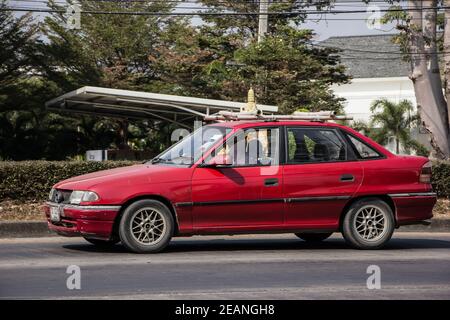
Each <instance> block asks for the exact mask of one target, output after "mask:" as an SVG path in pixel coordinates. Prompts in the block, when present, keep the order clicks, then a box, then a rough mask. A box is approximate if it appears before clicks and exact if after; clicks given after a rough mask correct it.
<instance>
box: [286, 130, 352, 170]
mask: <svg viewBox="0 0 450 320" xmlns="http://www.w3.org/2000/svg"><path fill="white" fill-rule="evenodd" d="M287 140H288V145H287V149H288V150H287V151H288V157H287V163H314V162H335V161H345V160H347V159H348V155H347V145H346V144H345V142H344V141H343V140H342V138H341V137H340V136H339V135H338V133H337V132H336V130H334V129H326V128H325V129H322V128H302V127H298V128H295V127H292V128H287Z"/></svg>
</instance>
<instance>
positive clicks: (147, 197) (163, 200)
mask: <svg viewBox="0 0 450 320" xmlns="http://www.w3.org/2000/svg"><path fill="white" fill-rule="evenodd" d="M139 200H156V201H159V202H161V203H163V204H164V205H165V206H166V207H167V208H168V209H169V211H170V213H171V214H172V217H173V220H174V222H175V226H174V227H175V230H174V235H177V234H178V230H179V226H178V216H177V213H176V210H175V208H174V206H173V205H172V202H170V200H169V199H167V198H165V197H163V196H161V195H156V194H146V195H139V196H136V197H133V198H130V199H128V200H127V201H126V202H125V203H123V204H122V205H121V207H120V210H119V213H118V214H117V216H116V218H115V219H114V224H113V231H112V234H113V237H118V235H119V224H120V220H121V219H122V215H123V213H124V211H125V209H126V208H128V207H129V206H130V205H131V204H132V203H135V202H136V201H139Z"/></svg>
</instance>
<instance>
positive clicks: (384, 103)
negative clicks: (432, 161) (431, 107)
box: [370, 99, 424, 154]
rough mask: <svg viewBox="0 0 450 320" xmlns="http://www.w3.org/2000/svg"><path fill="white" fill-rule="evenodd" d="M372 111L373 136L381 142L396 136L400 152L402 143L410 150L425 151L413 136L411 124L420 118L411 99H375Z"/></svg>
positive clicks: (397, 150)
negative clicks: (395, 100) (394, 100)
mask: <svg viewBox="0 0 450 320" xmlns="http://www.w3.org/2000/svg"><path fill="white" fill-rule="evenodd" d="M370 111H371V112H372V113H373V114H372V116H371V127H372V128H374V127H376V128H377V130H373V133H372V134H371V137H372V138H373V139H374V140H375V141H377V142H378V143H380V144H387V143H388V139H389V137H395V141H396V145H395V152H396V153H397V154H398V153H400V144H401V145H402V146H403V147H404V148H405V149H406V151H407V152H408V150H409V149H413V150H416V152H418V153H423V152H424V147H423V146H422V145H421V144H420V143H418V142H417V141H415V140H413V139H412V138H411V132H410V130H411V126H412V125H417V124H418V123H419V121H420V118H419V116H418V114H417V113H414V112H413V106H412V104H411V102H410V101H409V100H401V101H400V102H398V103H395V102H392V101H389V100H387V99H379V100H375V101H374V102H373V103H372V105H371V107H370Z"/></svg>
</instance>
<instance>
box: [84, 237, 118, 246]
mask: <svg viewBox="0 0 450 320" xmlns="http://www.w3.org/2000/svg"><path fill="white" fill-rule="evenodd" d="M84 239H85V240H86V241H87V242H89V243H92V244H94V245H96V246H99V247H112V246H113V245H115V244H116V243H118V242H119V241H120V240H119V239H113V240H99V239H92V238H86V237H84Z"/></svg>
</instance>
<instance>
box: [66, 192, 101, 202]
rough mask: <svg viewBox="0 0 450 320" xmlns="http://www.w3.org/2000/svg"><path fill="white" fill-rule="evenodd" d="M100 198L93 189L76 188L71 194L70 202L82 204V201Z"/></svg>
mask: <svg viewBox="0 0 450 320" xmlns="http://www.w3.org/2000/svg"><path fill="white" fill-rule="evenodd" d="M97 200H98V195H97V194H96V193H95V192H93V191H77V190H74V191H72V193H71V194H70V198H69V202H70V203H71V204H80V202H93V201H97Z"/></svg>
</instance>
